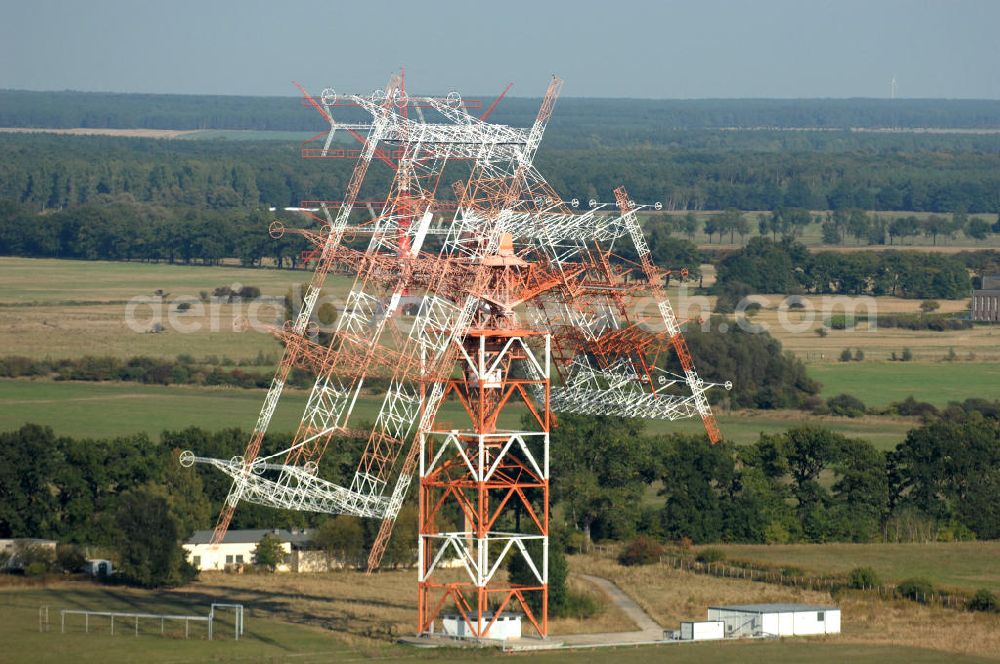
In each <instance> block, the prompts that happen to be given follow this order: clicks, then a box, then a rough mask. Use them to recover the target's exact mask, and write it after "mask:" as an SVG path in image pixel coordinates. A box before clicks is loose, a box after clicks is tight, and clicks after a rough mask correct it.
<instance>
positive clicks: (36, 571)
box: [24, 560, 49, 576]
mask: <svg viewBox="0 0 1000 664" xmlns="http://www.w3.org/2000/svg"><path fill="white" fill-rule="evenodd" d="M48 571H49V566H48V565H46V564H45V563H43V562H42V561H41V560H36V561H35V562H33V563H29V564H27V565H25V566H24V575H25V576H41V575H43V574H45V573H46V572H48Z"/></svg>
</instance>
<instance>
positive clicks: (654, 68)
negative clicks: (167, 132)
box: [0, 0, 1000, 100]
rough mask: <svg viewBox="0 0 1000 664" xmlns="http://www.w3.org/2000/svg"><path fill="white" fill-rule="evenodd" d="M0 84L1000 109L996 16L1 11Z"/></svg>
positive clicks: (688, 10) (986, 12) (826, 8)
mask: <svg viewBox="0 0 1000 664" xmlns="http://www.w3.org/2000/svg"><path fill="white" fill-rule="evenodd" d="M0 8H2V10H3V15H4V19H5V20H4V21H3V23H2V25H0V61H3V62H4V63H5V67H3V68H2V69H0V88H3V89H18V90H32V91H61V90H72V91H81V92H115V93H162V94H196V95H201V94H218V95H224V96H232V95H240V96H276V97H294V96H296V91H295V88H294V87H293V86H292V84H291V82H290V81H291V80H292V79H295V80H299V81H301V82H302V83H303V84H304V85H305V86H306V87H307V88H308V89H309V90H311V91H318V90H319V89H322V88H323V87H326V86H332V87H334V88H335V89H337V90H338V91H340V92H360V93H367V92H370V91H371V90H372V89H374V88H376V87H380V86H382V85H383V84H384V83H385V80H386V79H387V77H388V75H389V74H390V72H392V71H396V70H398V69H399V67H400V66H401V65H404V66H405V67H406V72H407V80H408V84H409V85H408V88H409V89H410V90H412V91H413V92H414V93H418V94H420V93H425V94H438V93H443V92H446V91H448V90H452V89H455V90H459V91H460V92H462V93H463V94H464V95H466V96H470V97H471V96H474V95H475V96H482V97H484V98H491V97H493V96H495V95H496V94H497V93H499V92H500V91H501V90H502V89H503V87H504V86H505V85H506V84H507V83H508V82H510V81H514V83H515V85H514V87H513V89H512V90H511V93H510V94H511V96H512V97H527V98H535V97H538V96H540V95H541V94H542V93H543V91H544V88H545V85H546V84H547V82H548V79H549V76H550V75H551V74H552V73H556V74H558V75H559V76H560V77H561V78H563V79H564V80H565V81H566V86H565V88H564V95H565V96H567V97H581V98H591V99H664V100H697V99H789V100H791V99H855V98H862V99H872V98H875V99H878V98H888V97H889V96H890V80H891V79H892V78H893V77H895V79H896V82H897V97H899V98H906V99H979V100H996V99H1000V68H997V67H996V63H997V62H1000V41H998V40H997V39H996V34H995V26H996V25H997V24H998V19H1000V3H997V2H991V1H989V0H952V1H950V2H933V3H932V2H918V1H915V0H885V1H882V2H861V1H859V0H838V1H833V0H823V1H816V2H794V1H792V0H766V1H765V0H762V1H760V2H756V3H737V2H724V1H722V0H706V1H702V2H692V1H682V2H662V3H649V2H637V1H636V0H624V1H623V2H618V3H615V4H614V5H608V4H607V3H600V2H595V1H593V0H580V1H578V2H566V1H558V2H538V1H537V0H535V1H534V2H530V1H527V0H509V1H508V2H506V3H504V4H503V5H502V6H495V5H492V4H486V3H468V2H459V1H458V0H439V1H437V2H426V3H423V4H420V5H415V4H405V5H401V4H398V3H393V2H388V1H387V0H369V1H368V2H366V3H364V6H361V5H359V4H357V3H345V2H334V1H320V0H302V1H299V2H289V3H286V4H284V5H282V6H278V5H275V4H272V3H268V2H262V1H260V0H254V1H247V2H232V1H230V2H208V3H206V2H195V1H194V0H177V1H175V2H172V3H169V4H141V3H135V2H127V1H125V0H95V1H93V2H89V3H86V4H84V3H65V2H58V1H56V0H36V1H35V2H32V3H23V2H14V1H13V0H0Z"/></svg>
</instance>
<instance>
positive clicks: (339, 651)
mask: <svg viewBox="0 0 1000 664" xmlns="http://www.w3.org/2000/svg"><path fill="white" fill-rule="evenodd" d="M209 601H211V599H210V598H208V597H197V596H196V595H195V596H184V594H181V593H171V592H150V591H140V590H125V589H121V588H115V587H99V586H93V585H90V584H83V583H81V584H63V586H61V587H56V588H49V589H9V588H8V589H4V590H0V643H3V652H2V655H0V661H3V662H11V663H12V664H15V663H17V664H20V663H21V662H25V663H27V662H31V663H40V664H45V663H48V662H65V661H69V660H72V661H74V662H80V663H81V664H82V663H86V662H100V663H102V664H117V663H119V662H122V663H131V662H136V661H142V662H148V663H149V664H154V663H159V662H193V661H212V662H276V661H294V662H307V663H311V662H329V661H338V662H360V661H367V660H379V661H432V660H433V661H446V662H464V661H470V660H486V659H495V658H499V657H509V655H507V656H505V655H502V654H501V653H500V652H498V651H497V650H493V649H451V648H447V649H433V650H426V649H418V648H413V647H408V646H404V645H396V644H392V643H389V642H386V641H382V642H380V641H375V640H372V639H363V638H358V637H355V636H352V635H349V634H344V633H341V632H339V631H336V630H334V629H324V628H320V627H316V626H313V625H304V624H292V623H288V622H283V621H281V620H277V619H275V618H273V617H271V616H269V615H268V613H267V609H266V601H265V602H264V603H263V604H264V606H261V607H258V606H255V605H253V604H250V605H246V606H247V616H246V632H245V634H244V637H243V638H242V639H241V640H240V641H233V640H232V639H231V638H227V636H228V635H226V636H223V637H221V638H219V639H218V640H213V641H211V642H209V641H207V640H205V639H204V638H203V637H202V638H191V639H187V640H186V639H184V638H183V637H182V635H180V633H176V632H175V633H174V635H173V636H166V637H161V636H160V635H159V634H158V627H159V625H158V623H157V624H153V625H148V624H147V625H146V626H145V627H143V626H142V625H141V624H140V634H139V635H138V636H135V635H134V633H133V632H132V631H131V630H130V629H129V628H126V629H121V626H119V630H120V631H119V632H118V633H117V634H116V635H115V636H111V635H110V634H109V633H108V631H109V630H108V625H107V623H106V622H105V623H97V622H95V623H94V624H93V625H92V628H93V631H92V632H91V633H83V630H82V627H81V625H80V624H79V623H80V622H81V618H79V617H76V618H73V619H71V622H70V627H69V629H68V630H67V633H65V634H63V633H61V632H60V630H59V614H58V611H59V609H62V608H67V609H70V608H72V609H92V610H95V609H96V610H120V611H149V612H154V613H161V612H171V613H191V614H205V613H206V612H207V610H208V607H207V602H209ZM328 601H330V602H332V603H336V602H337V599H336V598H329V600H328ZM43 605H44V606H48V607H49V611H50V614H49V615H50V618H51V620H52V623H53V625H52V628H51V629H50V630H49V631H47V632H40V631H39V622H38V609H39V607H40V606H43ZM355 610H358V611H363V610H364V607H363V606H357V607H355ZM105 620H106V619H105ZM202 629H203V628H202ZM217 633H219V634H224V633H225V626H224V625H217ZM201 634H203V632H201V633H199V632H198V631H196V630H195V629H194V628H193V629H192V637H195V636H201ZM514 656H515V657H516V658H517V659H518V660H519V661H538V662H543V663H544V662H548V663H551V664H562V663H567V664H569V663H571V662H572V663H581V662H583V663H589V662H606V661H609V660H610V661H615V662H622V663H624V664H631V663H635V664H643V663H645V662H649V661H652V660H659V659H669V660H670V661H672V662H678V663H679V664H688V663H695V662H732V661H739V662H747V663H749V664H758V663H759V664H769V663H770V662H774V661H794V662H798V661H809V662H814V663H816V664H826V663H831V664H832V663H835V662H838V663H839V662H843V661H848V660H850V661H852V662H871V663H872V664H894V663H896V662H898V663H900V664H922V663H924V662H939V661H943V658H945V657H946V658H947V660H948V661H960V662H986V661H991V660H989V659H984V658H974V657H963V656H961V655H956V654H950V653H942V652H939V651H938V652H935V651H931V650H924V649H919V648H910V647H899V646H887V645H875V644H869V643H851V642H847V641H843V642H842V641H839V640H838V639H836V638H822V639H785V640H782V641H769V642H729V643H698V644H672V645H662V646H644V647H638V648H637V647H621V648H610V649H595V650H574V651H551V652H535V653H524V654H518V655H514Z"/></svg>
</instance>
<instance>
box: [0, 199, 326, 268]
mask: <svg viewBox="0 0 1000 664" xmlns="http://www.w3.org/2000/svg"><path fill="white" fill-rule="evenodd" d="M280 216H282V214H281V213H274V212H268V211H266V210H262V209H259V208H258V209H242V208H233V209H227V210H222V209H219V210H211V209H195V208H177V207H173V208H166V207H160V206H154V205H145V204H138V203H135V202H134V201H133V200H131V199H130V198H129V197H128V196H125V197H122V198H120V199H118V200H115V201H107V202H106V203H105V204H102V203H100V202H95V203H90V204H87V205H83V206H80V207H77V208H72V209H67V210H61V211H52V212H50V213H46V214H42V215H39V214H37V213H34V212H29V211H28V210H27V209H26V207H25V206H24V205H21V204H18V203H13V202H11V201H2V200H0V255H8V256H27V257H38V258H82V259H88V260H123V261H147V262H166V263H186V264H190V263H199V264H204V265H214V264H218V263H219V262H221V261H222V260H223V259H226V258H239V260H240V262H241V263H242V264H243V265H246V266H253V265H260V264H261V262H262V260H264V259H271V261H273V264H274V265H276V266H278V267H293V268H294V267H297V266H298V265H299V264H300V262H301V252H302V251H304V250H305V249H306V248H307V245H308V243H307V242H306V241H305V240H303V239H302V238H301V237H300V236H297V235H292V234H288V235H286V236H285V237H282V238H280V239H277V240H275V239H273V238H271V237H270V236H269V235H268V231H267V229H268V225H269V224H270V222H271V221H273V220H274V218H275V217H280Z"/></svg>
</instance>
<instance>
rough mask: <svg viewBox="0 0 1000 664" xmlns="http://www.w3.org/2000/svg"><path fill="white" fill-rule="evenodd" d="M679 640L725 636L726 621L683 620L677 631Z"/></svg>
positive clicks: (709, 639) (712, 639)
mask: <svg viewBox="0 0 1000 664" xmlns="http://www.w3.org/2000/svg"><path fill="white" fill-rule="evenodd" d="M677 636H678V638H680V640H681V641H714V640H716V639H724V638H726V623H724V622H722V621H721V620H711V621H708V620H703V621H701V622H695V621H684V622H682V623H681V631H680V632H679V633H678V635H677Z"/></svg>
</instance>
